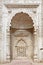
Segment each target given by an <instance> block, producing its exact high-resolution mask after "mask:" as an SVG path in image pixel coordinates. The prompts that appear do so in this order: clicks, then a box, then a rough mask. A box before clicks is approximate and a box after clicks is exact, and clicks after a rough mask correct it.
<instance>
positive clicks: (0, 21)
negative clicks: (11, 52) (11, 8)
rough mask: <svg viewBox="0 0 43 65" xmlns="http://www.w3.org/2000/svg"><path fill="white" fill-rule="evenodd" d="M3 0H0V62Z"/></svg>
mask: <svg viewBox="0 0 43 65" xmlns="http://www.w3.org/2000/svg"><path fill="white" fill-rule="evenodd" d="M2 34H3V33H2V0H0V63H1V62H2V54H3V52H2V50H3V49H2Z"/></svg>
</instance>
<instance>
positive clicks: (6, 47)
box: [0, 5, 10, 63]
mask: <svg viewBox="0 0 43 65" xmlns="http://www.w3.org/2000/svg"><path fill="white" fill-rule="evenodd" d="M7 22H8V12H7V9H6V8H5V6H4V5H3V7H2V32H1V33H2V40H1V42H2V44H1V53H0V57H1V58H0V59H1V63H6V62H10V56H9V55H10V43H9V41H8V40H7V38H8V37H7ZM1 33H0V34H1Z"/></svg>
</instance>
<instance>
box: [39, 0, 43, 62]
mask: <svg viewBox="0 0 43 65" xmlns="http://www.w3.org/2000/svg"><path fill="white" fill-rule="evenodd" d="M41 1H42V2H41V39H42V45H41V48H40V52H41V61H42V62H43V0H41Z"/></svg>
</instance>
